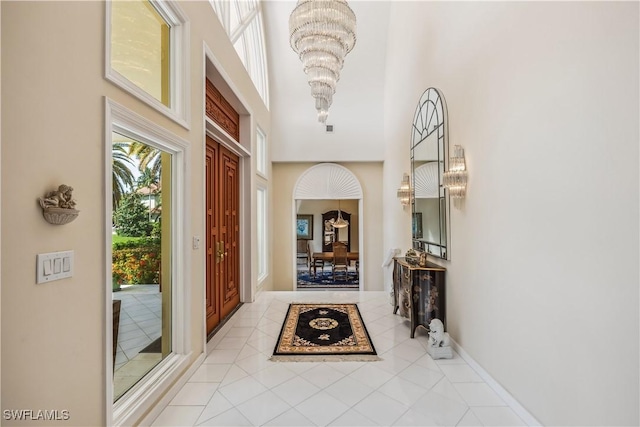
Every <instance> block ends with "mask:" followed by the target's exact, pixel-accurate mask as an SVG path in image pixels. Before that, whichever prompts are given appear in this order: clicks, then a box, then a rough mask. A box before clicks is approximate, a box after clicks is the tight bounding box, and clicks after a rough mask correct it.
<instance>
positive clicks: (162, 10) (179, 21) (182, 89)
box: [105, 0, 191, 129]
mask: <svg viewBox="0 0 640 427" xmlns="http://www.w3.org/2000/svg"><path fill="white" fill-rule="evenodd" d="M113 1H119V0H107V1H106V2H105V11H106V13H105V16H106V23H105V79H107V80H108V81H110V82H111V83H113V84H115V85H116V86H118V87H120V88H121V89H123V90H124V91H125V92H127V93H129V94H130V95H133V96H134V97H136V98H138V99H139V100H141V101H143V102H144V103H146V104H147V105H149V106H150V107H152V108H154V109H155V110H157V111H159V112H160V113H162V114H164V115H165V116H167V117H169V118H170V119H171V120H173V121H174V122H176V123H178V124H179V125H180V126H182V127H184V128H185V129H190V125H189V123H190V121H191V104H190V91H189V82H190V75H191V72H190V57H189V46H190V41H189V39H190V23H189V20H188V19H187V15H186V14H185V13H184V12H183V11H182V9H181V8H180V6H179V5H178V3H177V2H176V1H174V0H162V1H159V0H148V1H149V2H150V3H151V4H152V5H153V6H154V8H155V9H156V11H157V12H158V13H159V14H160V16H162V18H163V19H164V20H165V21H166V22H167V24H168V25H169V27H170V30H169V34H170V35H169V100H170V101H169V106H166V105H164V104H163V103H162V102H161V101H159V100H158V99H156V98H155V97H154V96H153V95H151V94H150V93H148V92H146V91H145V90H143V89H142V88H140V87H139V86H138V85H136V84H135V83H133V82H132V81H131V80H129V79H128V78H126V77H125V76H123V75H122V74H121V73H119V72H118V71H116V70H115V69H113V68H112V67H111V9H112V8H111V5H112V3H113Z"/></svg>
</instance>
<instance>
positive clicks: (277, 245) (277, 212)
mask: <svg viewBox="0 0 640 427" xmlns="http://www.w3.org/2000/svg"><path fill="white" fill-rule="evenodd" d="M314 164H315V163H274V164H273V188H274V189H275V191H274V192H273V211H272V216H273V218H274V223H273V224H274V225H273V235H274V239H273V245H274V254H277V255H275V256H274V257H273V290H292V289H293V283H294V276H293V272H294V262H295V251H296V248H295V235H294V232H295V227H294V224H293V212H294V205H293V203H294V201H293V191H294V186H295V183H296V181H297V180H298V178H299V177H300V175H301V174H302V173H303V172H304V171H306V170H307V169H309V168H310V167H311V166H313V165H314ZM340 164H341V165H342V166H344V167H346V168H347V169H349V170H350V171H351V172H352V173H353V174H354V175H355V176H356V178H357V179H358V180H359V181H360V185H361V186H362V191H363V195H364V197H363V201H364V208H363V212H361V213H359V219H360V220H362V221H364V224H363V229H364V234H363V236H362V237H363V245H364V249H363V250H361V251H360V252H361V254H363V255H362V256H363V258H362V260H361V268H362V269H364V272H365V275H364V277H365V283H364V290H369V291H377V290H382V286H383V283H382V278H381V274H380V273H381V270H382V268H381V265H382V254H383V247H382V227H381V224H382V163H378V162H375V163H340ZM334 203H335V204H334V205H333V207H332V209H335V208H337V202H334ZM351 203H352V202H351ZM345 206H346V205H345ZM341 207H342V202H341ZM345 209H346V207H345ZM351 211H354V212H355V209H352V210H351ZM323 212H324V211H323ZM299 213H309V212H302V211H300V212H299ZM319 218H320V220H319V221H318V218H317V217H316V218H314V227H315V230H314V237H315V235H316V232H319V229H318V228H317V225H316V223H318V222H322V221H321V218H322V217H321V216H320V217H319ZM351 239H352V244H353V235H352V237H351ZM318 248H319V246H318Z"/></svg>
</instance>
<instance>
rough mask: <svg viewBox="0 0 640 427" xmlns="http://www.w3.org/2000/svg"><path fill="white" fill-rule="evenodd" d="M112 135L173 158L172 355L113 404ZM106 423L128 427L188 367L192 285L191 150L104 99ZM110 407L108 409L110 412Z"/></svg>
mask: <svg viewBox="0 0 640 427" xmlns="http://www.w3.org/2000/svg"><path fill="white" fill-rule="evenodd" d="M113 132H117V133H119V134H122V135H124V136H127V137H129V138H133V139H135V140H137V141H140V142H143V143H145V144H149V145H152V146H154V147H157V148H159V149H161V150H163V151H166V152H168V153H170V154H171V155H172V162H171V165H172V166H171V169H172V170H171V181H172V185H171V188H172V200H173V203H172V205H173V206H172V218H173V223H174V224H175V227H172V230H171V251H172V254H173V261H172V280H171V282H172V287H171V288H172V300H171V311H172V313H171V353H170V354H169V355H167V356H166V357H165V358H164V359H163V360H162V361H161V362H160V363H158V364H157V365H156V366H155V367H154V368H153V369H152V370H151V371H150V372H149V373H147V374H146V375H145V376H144V377H143V378H142V379H141V380H140V381H138V383H137V384H135V385H134V386H133V387H132V388H130V389H129V390H128V391H127V392H126V393H125V394H124V395H123V396H122V397H121V398H120V399H118V401H117V402H115V403H114V402H113V354H112V342H113V330H112V328H113V323H112V317H113V307H112V302H111V300H112V288H111V264H112V249H111V244H110V242H111V237H112V236H111V215H110V213H111V212H113V206H112V197H111V191H112V187H111V174H112V160H111V158H112V157H111V156H112V151H111V144H112V133H113ZM104 138H105V142H104V150H105V165H104V170H105V179H104V180H105V184H104V191H105V230H104V233H105V234H104V242H105V260H104V262H105V271H104V276H105V277H104V290H105V339H106V343H105V351H106V354H105V371H104V372H105V384H106V390H105V392H106V393H105V397H106V408H107V411H106V420H105V425H131V424H133V423H134V422H136V421H137V420H139V419H140V418H141V417H142V416H143V415H144V414H145V413H147V412H148V411H149V410H150V409H151V408H152V407H153V405H154V403H155V402H156V401H157V400H158V399H159V398H160V397H161V396H162V395H163V394H164V393H165V392H166V391H167V390H168V389H169V387H170V386H171V384H173V383H174V382H175V380H177V379H178V378H179V376H180V375H181V374H182V372H183V371H184V369H186V368H187V366H188V365H189V363H190V355H191V324H190V319H191V306H190V304H189V301H190V300H191V297H190V290H189V286H187V285H188V284H189V283H191V273H190V269H189V268H186V266H189V265H191V264H190V263H191V258H190V251H189V250H188V243H187V241H188V239H187V236H188V233H189V230H190V227H191V225H190V218H189V215H187V209H186V206H190V190H189V185H188V183H190V182H191V178H190V172H189V169H188V168H187V167H186V160H187V159H190V158H191V152H190V146H189V143H188V142H187V141H185V140H184V139H182V138H180V137H178V136H175V135H174V134H172V133H170V132H169V131H167V130H165V129H164V128H162V127H160V126H158V125H157V124H155V123H153V122H151V121H149V120H148V119H146V118H144V117H142V116H140V115H138V114H137V113H135V112H133V111H131V110H129V109H127V108H125V107H123V106H122V105H120V104H118V103H116V102H115V101H113V100H111V99H109V98H106V97H105V135H104ZM109 408H111V409H109Z"/></svg>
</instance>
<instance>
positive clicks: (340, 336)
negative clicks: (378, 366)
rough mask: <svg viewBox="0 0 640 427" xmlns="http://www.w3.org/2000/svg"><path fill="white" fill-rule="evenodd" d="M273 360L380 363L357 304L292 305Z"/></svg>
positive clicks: (272, 357)
mask: <svg viewBox="0 0 640 427" xmlns="http://www.w3.org/2000/svg"><path fill="white" fill-rule="evenodd" d="M271 360H272V361H286V362H311V361H313V362H317V361H327V362H329V361H349V360H352V361H374V360H380V358H379V357H378V356H377V353H376V350H375V348H374V347H373V343H372V342H371V338H370V337H369V333H368V332H367V328H366V327H365V326H364V322H363V321H362V317H360V311H359V310H358V306H357V305H356V304H290V305H289V311H288V312H287V315H286V317H285V319H284V324H283V325H282V330H281V331H280V337H279V338H278V342H277V343H276V348H275V349H274V351H273V356H271Z"/></svg>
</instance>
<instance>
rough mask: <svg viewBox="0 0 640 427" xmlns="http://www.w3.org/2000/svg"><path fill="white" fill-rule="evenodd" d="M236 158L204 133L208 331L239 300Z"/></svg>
mask: <svg viewBox="0 0 640 427" xmlns="http://www.w3.org/2000/svg"><path fill="white" fill-rule="evenodd" d="M239 161H240V159H239V157H238V156H237V155H235V154H234V153H232V152H231V151H229V150H228V149H226V148H224V147H222V146H220V144H219V143H217V142H216V141H214V140H213V139H212V138H209V137H207V149H206V179H207V183H206V186H207V189H206V193H207V200H206V210H207V212H206V218H207V220H206V221H207V230H208V233H207V283H206V294H207V296H206V301H207V303H206V308H207V335H209V334H210V333H211V332H212V331H213V329H214V328H215V327H216V326H217V325H218V324H219V323H220V321H221V320H222V319H224V318H225V317H226V316H227V315H229V314H230V313H231V312H232V311H233V309H234V308H235V307H236V306H237V305H238V304H239V303H240V289H239V283H240V277H239V275H240V261H239V256H240V250H239V234H240V227H239V217H238V214H239V207H240V198H239V194H240V181H239Z"/></svg>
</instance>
